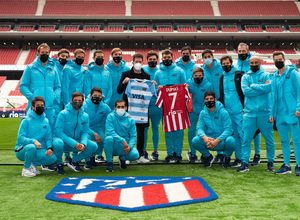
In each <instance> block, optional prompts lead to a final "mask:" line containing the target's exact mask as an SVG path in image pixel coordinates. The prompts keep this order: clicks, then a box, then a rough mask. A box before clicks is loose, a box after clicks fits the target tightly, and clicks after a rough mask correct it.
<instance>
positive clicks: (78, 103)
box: [72, 102, 82, 110]
mask: <svg viewBox="0 0 300 220" xmlns="http://www.w3.org/2000/svg"><path fill="white" fill-rule="evenodd" d="M72 106H73V108H74V109H75V110H79V109H80V108H81V107H82V102H72Z"/></svg>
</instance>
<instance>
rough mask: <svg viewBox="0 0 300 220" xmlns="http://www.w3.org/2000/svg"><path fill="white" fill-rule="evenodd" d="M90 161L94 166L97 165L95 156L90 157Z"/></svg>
mask: <svg viewBox="0 0 300 220" xmlns="http://www.w3.org/2000/svg"><path fill="white" fill-rule="evenodd" d="M90 161H91V164H92V166H93V167H95V166H97V163H96V161H95V156H92V157H90Z"/></svg>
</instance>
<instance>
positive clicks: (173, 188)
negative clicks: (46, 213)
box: [46, 176, 218, 212]
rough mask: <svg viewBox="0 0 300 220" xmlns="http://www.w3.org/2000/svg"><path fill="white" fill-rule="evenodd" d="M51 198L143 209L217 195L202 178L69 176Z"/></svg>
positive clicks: (119, 208)
mask: <svg viewBox="0 0 300 220" xmlns="http://www.w3.org/2000/svg"><path fill="white" fill-rule="evenodd" d="M46 198H47V199H49V200H54V201H58V202H66V203H72V204H79V205H87V206H97V207H102V208H109V209H116V210H122V211H129V212H133V211H143V210H149V209H155V208H163V207H170V206H176V205H184V204H191V203H197V202H207V201H211V200H215V199H217V198H218V196H217V195H216V193H215V192H214V191H213V190H212V189H211V188H210V187H209V186H208V185H207V183H206V182H205V181H204V180H203V179H201V178H199V177H157V176H154V177H82V178H81V177H68V178H64V179H62V180H61V181H60V182H59V183H58V184H57V185H56V186H55V187H54V188H53V189H52V190H51V192H50V193H48V194H47V195H46Z"/></svg>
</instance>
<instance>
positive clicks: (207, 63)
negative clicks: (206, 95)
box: [202, 49, 223, 99]
mask: <svg viewBox="0 0 300 220" xmlns="http://www.w3.org/2000/svg"><path fill="white" fill-rule="evenodd" d="M202 59H203V70H204V77H205V78H206V79H207V80H208V81H209V82H210V83H211V85H212V87H213V91H214V92H215V94H216V98H217V99H219V97H220V94H219V93H220V90H219V83H220V77H221V75H222V73H223V69H222V66H221V64H220V62H219V60H217V59H216V58H214V55H213V52H212V51H211V50H208V49H207V50H204V51H203V52H202Z"/></svg>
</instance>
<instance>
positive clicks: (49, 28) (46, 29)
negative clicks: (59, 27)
mask: <svg viewBox="0 0 300 220" xmlns="http://www.w3.org/2000/svg"><path fill="white" fill-rule="evenodd" d="M39 31H41V32H54V31H55V25H40V27H39Z"/></svg>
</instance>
